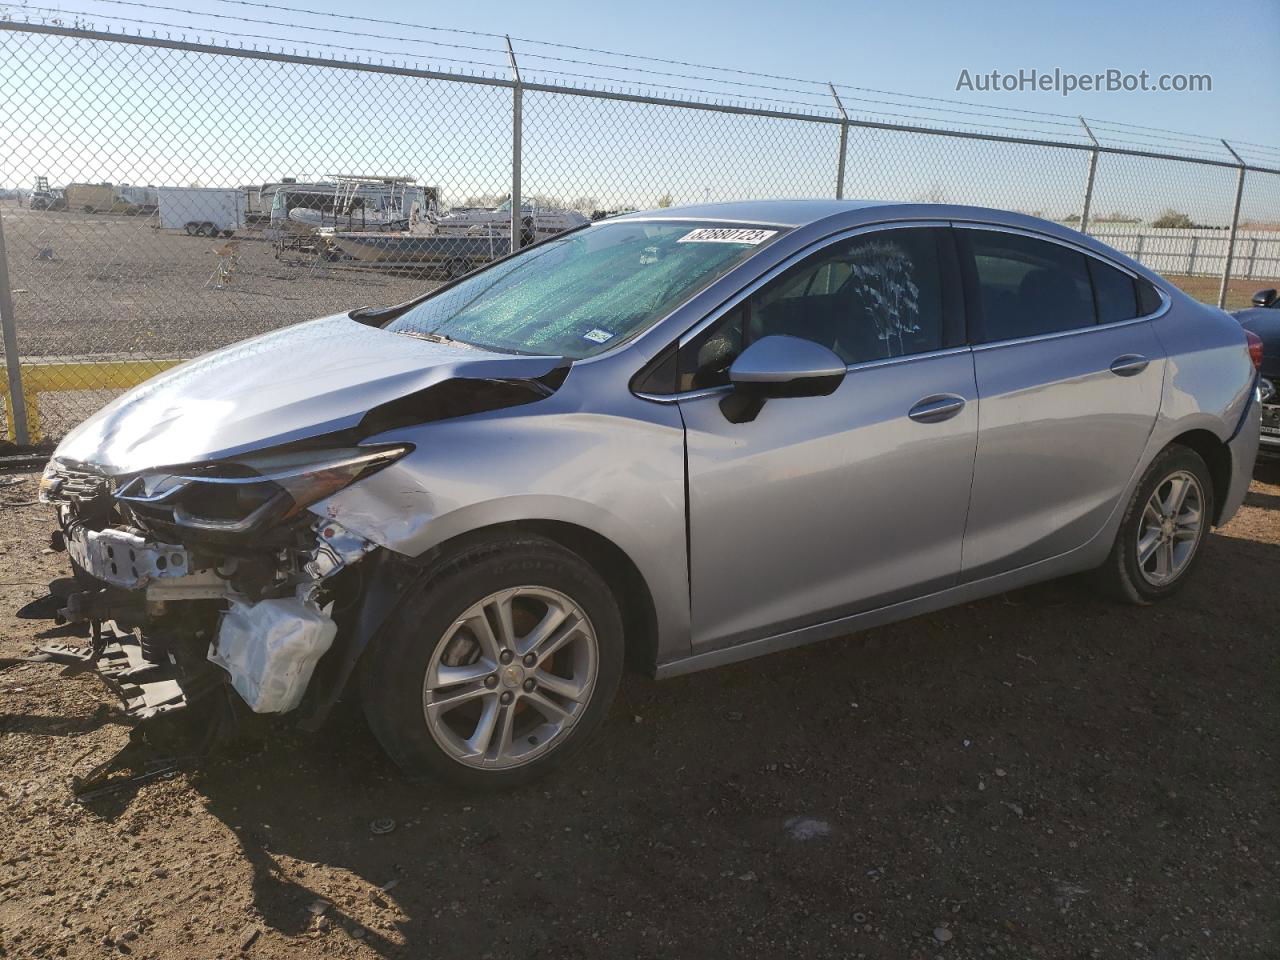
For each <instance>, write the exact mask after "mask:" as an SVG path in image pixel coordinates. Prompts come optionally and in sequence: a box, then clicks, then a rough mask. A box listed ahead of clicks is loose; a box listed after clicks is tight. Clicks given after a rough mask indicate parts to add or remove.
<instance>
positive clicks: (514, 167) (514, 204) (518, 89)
mask: <svg viewBox="0 0 1280 960" xmlns="http://www.w3.org/2000/svg"><path fill="white" fill-rule="evenodd" d="M507 57H508V58H509V59H510V60H511V79H512V80H514V81H515V86H513V87H512V88H511V252H512V253H515V252H516V251H517V250H519V249H520V246H521V242H520V241H521V239H522V234H523V233H524V224H523V222H522V221H523V217H522V216H521V212H522V211H521V209H520V207H521V201H520V154H521V142H520V141H521V137H522V136H523V133H524V119H523V110H524V87H523V86H522V85H521V83H520V67H519V65H518V64H517V63H516V52H515V50H513V49H512V47H511V38H510V37H507Z"/></svg>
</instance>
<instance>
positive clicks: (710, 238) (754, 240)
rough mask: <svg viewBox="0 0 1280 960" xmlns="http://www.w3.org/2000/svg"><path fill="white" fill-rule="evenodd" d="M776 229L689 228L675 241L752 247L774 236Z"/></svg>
mask: <svg viewBox="0 0 1280 960" xmlns="http://www.w3.org/2000/svg"><path fill="white" fill-rule="evenodd" d="M777 232H778V231H777V230H743V229H740V228H738V227H700V228H699V229H697V230H690V231H689V232H688V233H686V234H685V235H684V236H683V237H681V238H680V239H679V240H677V241H676V243H743V244H746V245H748V246H752V247H754V246H755V245H756V244H758V243H764V242H765V241H766V240H768V239H769V238H770V237H772V236H774V235H775V234H776V233H777Z"/></svg>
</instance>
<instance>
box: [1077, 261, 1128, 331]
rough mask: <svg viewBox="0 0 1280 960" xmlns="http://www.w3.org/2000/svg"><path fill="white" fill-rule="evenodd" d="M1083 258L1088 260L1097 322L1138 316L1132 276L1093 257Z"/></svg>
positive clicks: (1115, 320)
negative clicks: (1096, 309) (1096, 308)
mask: <svg viewBox="0 0 1280 960" xmlns="http://www.w3.org/2000/svg"><path fill="white" fill-rule="evenodd" d="M1085 259H1086V260H1088V261H1089V276H1090V278H1091V279H1092V280H1093V302H1094V303H1095V304H1096V305H1097V307H1098V322H1099V323H1116V322H1117V321H1119V320H1132V319H1133V318H1134V317H1136V316H1138V315H1139V314H1138V296H1137V293H1136V290H1135V287H1134V282H1133V277H1131V276H1129V275H1128V274H1127V273H1121V272H1120V271H1119V270H1116V269H1115V268H1114V267H1108V266H1107V265H1106V264H1105V263H1103V262H1102V261H1100V260H1095V259H1094V258H1093V257H1086V258H1085Z"/></svg>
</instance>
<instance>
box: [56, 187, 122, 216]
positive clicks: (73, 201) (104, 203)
mask: <svg viewBox="0 0 1280 960" xmlns="http://www.w3.org/2000/svg"><path fill="white" fill-rule="evenodd" d="M63 195H64V196H65V197H66V199H67V209H68V210H81V211H83V212H85V213H110V212H111V211H112V209H113V208H114V207H115V204H116V191H115V188H114V187H113V186H112V185H111V184H109V183H68V184H67V186H66V189H65V190H64V191H63Z"/></svg>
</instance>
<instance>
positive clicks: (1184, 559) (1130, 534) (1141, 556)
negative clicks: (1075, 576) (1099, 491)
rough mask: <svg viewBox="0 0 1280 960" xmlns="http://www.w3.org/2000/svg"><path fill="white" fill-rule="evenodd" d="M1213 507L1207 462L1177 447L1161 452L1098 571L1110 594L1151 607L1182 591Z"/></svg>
mask: <svg viewBox="0 0 1280 960" xmlns="http://www.w3.org/2000/svg"><path fill="white" fill-rule="evenodd" d="M1215 505H1216V500H1215V492H1214V489H1213V478H1212V476H1211V475H1210V473H1209V468H1208V466H1207V465H1206V464H1205V462H1204V460H1203V458H1201V456H1200V455H1199V454H1198V453H1196V452H1195V451H1194V450H1191V449H1190V448H1188V447H1183V446H1179V445H1174V446H1171V447H1169V448H1168V449H1167V450H1165V451H1163V452H1162V453H1161V454H1160V455H1159V456H1158V457H1156V459H1155V460H1154V461H1153V462H1152V464H1151V466H1149V467H1148V468H1147V472H1146V473H1145V474H1144V475H1143V477H1142V482H1141V483H1139V484H1138V488H1137V489H1136V490H1135V491H1134V493H1133V497H1132V498H1131V499H1130V501H1129V506H1128V509H1127V510H1126V511H1125V516H1124V520H1123V521H1122V522H1121V524H1120V530H1119V532H1118V533H1117V534H1116V542H1115V545H1114V546H1113V547H1112V548H1111V555H1110V556H1109V557H1108V558H1107V562H1106V563H1105V564H1103V566H1102V567H1101V568H1100V570H1099V575H1100V577H1101V579H1102V582H1103V585H1104V586H1105V587H1106V589H1107V590H1108V592H1109V593H1111V594H1112V595H1113V596H1115V597H1116V598H1117V599H1121V600H1126V601H1128V602H1130V603H1137V604H1147V603H1152V602H1154V601H1156V600H1162V599H1164V598H1165V597H1167V596H1170V595H1171V594H1173V593H1176V592H1177V591H1178V590H1180V589H1181V588H1182V586H1183V584H1185V583H1186V581H1187V578H1188V576H1189V575H1190V573H1191V571H1192V569H1193V568H1194V567H1195V565H1196V562H1197V561H1198V560H1199V559H1200V553H1201V547H1202V546H1203V545H1204V540H1205V537H1206V536H1208V533H1209V527H1210V524H1211V522H1212V518H1213V516H1214V512H1215Z"/></svg>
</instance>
